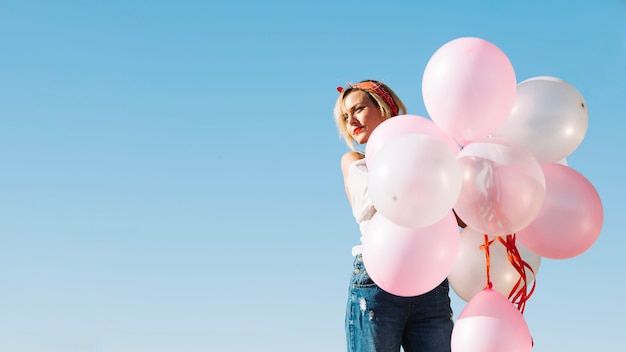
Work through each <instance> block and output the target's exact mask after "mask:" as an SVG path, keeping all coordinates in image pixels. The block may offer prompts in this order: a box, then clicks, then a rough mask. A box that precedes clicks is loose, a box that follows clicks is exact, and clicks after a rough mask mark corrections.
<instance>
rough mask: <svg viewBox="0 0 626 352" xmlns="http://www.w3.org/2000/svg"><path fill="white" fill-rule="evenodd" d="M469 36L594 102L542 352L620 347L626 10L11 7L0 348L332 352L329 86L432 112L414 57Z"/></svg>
mask: <svg viewBox="0 0 626 352" xmlns="http://www.w3.org/2000/svg"><path fill="white" fill-rule="evenodd" d="M465 36H476V37H480V38H483V39H486V40H489V41H491V42H492V43H494V44H496V45H498V46H499V47H500V48H501V49H502V50H503V51H504V52H505V54H507V56H508V57H509V59H510V60H511V62H512V63H513V66H514V68H515V71H516V76H517V79H518V81H522V80H524V79H527V78H531V77H534V76H543V75H549V76H556V77H559V78H562V79H564V80H566V81H568V82H569V83H571V84H572V85H574V86H575V87H576V88H577V89H578V90H579V91H580V92H581V93H582V95H583V96H584V97H585V99H586V101H587V105H588V107H589V129H588V132H587V134H586V136H585V139H584V141H583V142H582V144H581V145H580V146H579V147H578V149H577V150H576V151H574V153H573V154H571V155H570V156H568V158H567V160H568V163H569V165H570V166H571V167H573V168H574V169H576V170H577V171H579V172H580V173H582V174H583V175H584V176H586V177H587V179H588V180H589V181H591V183H592V184H593V185H594V186H595V187H596V189H597V191H598V192H599V194H600V196H601V199H602V202H603V206H604V216H605V219H604V227H603V231H602V234H601V235H600V238H599V239H598V241H597V242H596V243H595V244H594V245H593V247H591V248H590V249H589V250H588V251H586V252H585V253H583V254H581V255H580V256H577V257H575V258H571V259H566V260H549V259H544V260H543V261H542V263H541V268H540V271H539V273H538V277H537V288H536V291H535V294H534V295H533V296H532V297H531V299H530V300H529V302H528V303H527V306H526V312H525V314H524V316H525V319H526V321H527V323H528V325H529V327H530V330H531V333H532V335H533V338H534V340H535V348H534V349H533V351H536V352H554V351H609V350H612V351H617V350H625V349H626V343H625V342H624V337H623V335H624V330H625V328H626V324H625V323H624V316H625V315H626V309H625V308H624V305H623V303H622V300H623V297H624V296H626V284H625V282H624V280H625V279H626V270H625V267H626V264H624V248H625V246H626V240H625V239H624V238H625V237H626V236H624V234H623V231H622V230H620V228H621V227H620V225H621V221H622V220H623V218H624V217H623V214H621V210H622V209H624V206H623V203H622V202H623V200H624V199H626V194H625V190H626V187H625V186H624V183H623V182H624V180H626V170H625V168H624V165H623V161H624V156H623V153H622V152H621V150H620V149H619V145H620V143H621V142H622V141H623V138H624V131H625V127H626V122H624V119H625V118H626V112H625V111H626V108H625V105H624V102H625V99H624V97H625V94H626V64H625V63H626V1H624V0H597V1H590V0H529V1H515V2H514V1H502V0H493V1H487V0H480V1H451V0H447V1H393V0H391V1H352V0H347V1H327V0H316V1H309V2H304V1H286V0H273V1H240V0H214V1H191V0H179V1H140V0H136V1H129V0H123V1H122V0H112V1H99V2H96V1H78V0H60V1H37V0H33V1H24V0H2V1H0V50H1V51H0V122H1V123H0V351H7V352H91V351H94V352H101V351H102V352H160V351H177V352H196V351H272V352H280V351H331V352H332V351H343V350H344V330H343V319H344V309H345V304H346V293H347V284H348V278H349V273H350V270H351V265H352V257H351V255H350V248H351V247H352V245H354V244H355V243H357V241H358V239H359V233H358V226H357V224H356V223H355V222H354V219H353V218H352V215H351V212H350V208H349V204H348V201H347V200H346V198H345V194H344V190H343V184H342V179H341V172H340V169H339V159H340V157H341V155H342V154H343V153H344V152H345V151H346V147H345V145H344V144H343V142H342V141H341V140H340V139H339V138H338V134H337V132H336V130H335V126H334V122H333V118H332V107H333V105H334V102H335V99H336V96H337V92H336V90H335V87H337V86H338V85H344V84H345V83H346V82H356V81H359V80H363V79H369V78H373V79H380V80H383V81H385V82H387V83H388V84H389V85H390V86H391V87H393V88H394V89H395V90H396V92H397V93H398V94H399V95H400V96H401V97H402V98H403V100H404V101H405V103H406V105H407V107H408V110H409V112H410V113H413V114H418V115H422V116H427V113H426V111H425V108H424V105H423V101H422V93H421V78H422V74H423V72H424V68H425V66H426V63H427V61H428V59H429V58H430V57H431V55H432V54H433V53H434V52H435V51H436V50H437V49H438V48H439V47H440V46H442V45H443V44H445V43H446V42H448V41H450V40H452V39H455V38H458V37H465ZM620 214H621V215H620ZM451 296H452V301H453V308H454V311H455V316H458V314H459V313H460V312H461V310H462V309H463V306H464V304H465V302H463V301H462V300H461V299H459V298H458V297H457V296H456V295H455V294H454V293H451Z"/></svg>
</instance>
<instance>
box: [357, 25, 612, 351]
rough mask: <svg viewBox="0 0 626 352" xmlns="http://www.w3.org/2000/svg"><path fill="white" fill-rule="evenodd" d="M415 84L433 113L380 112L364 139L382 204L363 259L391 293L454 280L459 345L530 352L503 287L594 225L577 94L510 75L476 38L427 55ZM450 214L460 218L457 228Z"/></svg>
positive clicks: (575, 246)
mask: <svg viewBox="0 0 626 352" xmlns="http://www.w3.org/2000/svg"><path fill="white" fill-rule="evenodd" d="M422 93H423V99H424V103H425V106H426V110H427V111H428V114H429V115H430V118H427V117H422V116H417V115H400V116H396V117H394V118H391V119H388V120H386V121H384V122H383V123H382V124H381V125H380V126H379V127H378V128H377V129H376V130H374V132H373V133H372V135H371V137H370V139H369V141H368V144H367V146H366V149H365V156H366V163H367V166H368V168H369V179H368V187H369V194H370V197H371V199H372V202H373V203H374V205H375V207H376V209H377V210H378V212H377V213H376V215H375V216H374V217H373V218H372V220H371V222H370V224H369V226H368V228H367V231H366V233H365V234H364V236H363V260H364V264H365V266H366V268H367V270H368V272H369V274H370V276H371V277H372V279H373V280H374V281H375V282H376V283H377V284H378V285H379V286H380V287H381V288H382V289H384V290H386V291H388V292H390V293H392V294H395V295H398V296H413V295H419V294H423V293H426V292H428V291H430V290H432V289H433V288H435V287H436V286H437V285H439V284H440V283H441V282H442V281H443V280H444V279H445V278H446V277H448V278H449V281H450V284H451V286H452V288H453V290H454V291H455V292H456V293H457V294H458V295H459V297H461V298H462V299H463V300H465V301H466V302H467V305H466V307H465V309H464V310H463V311H462V312H461V314H460V315H459V317H458V320H457V323H456V324H455V328H454V331H453V334H452V350H453V351H454V352H469V351H472V352H473V351H480V352H490V351H509V352H510V351H513V352H517V351H520V352H521V351H530V350H531V348H532V338H531V336H530V331H529V329H528V326H527V324H526V322H525V320H524V318H523V315H522V313H523V309H522V310H521V311H520V307H519V306H518V307H517V308H518V309H516V307H515V305H514V304H513V303H514V302H512V301H511V297H518V298H519V297H526V298H523V299H522V300H524V299H527V297H528V295H527V293H526V291H527V289H528V285H529V283H530V282H533V283H534V279H535V276H536V275H537V273H538V271H539V265H540V262H541V258H542V257H546V258H554V259H567V258H572V257H574V256H577V255H579V254H581V253H583V252H584V251H586V250H587V249H589V248H590V247H591V246H592V244H593V243H594V242H595V241H596V239H597V238H598V236H599V235H600V231H601V228H602V222H603V209H602V203H601V200H600V197H599V195H598V193H597V191H596V190H595V188H594V187H593V185H592V184H591V183H590V182H589V181H588V180H587V179H586V178H585V177H584V176H583V175H581V174H580V173H579V172H577V171H576V170H574V169H573V168H571V167H569V166H568V165H567V162H566V157H567V156H569V155H570V154H571V153H572V152H573V151H574V150H575V149H576V148H578V146H579V145H580V143H581V142H582V140H583V138H584V136H585V134H586V132H587V125H588V111H587V105H586V103H585V100H584V98H583V97H582V96H581V94H580V93H579V92H578V91H577V90H576V89H575V88H574V87H573V86H571V85H570V84H569V83H568V82H566V81H564V80H562V79H559V78H556V77H547V76H539V77H533V78H530V79H527V80H525V81H522V82H521V83H518V82H517V78H516V75H515V71H514V69H513V66H512V64H511V62H510V61H509V59H508V58H507V56H506V55H505V54H504V53H503V52H502V51H501V50H500V49H499V48H498V47H497V46H495V45H494V44H492V43H490V42H488V41H486V40H484V39H481V38H474V37H463V38H458V39H455V40H452V41H450V42H448V43H446V44H445V45H443V46H442V47H440V48H439V49H438V50H437V51H436V52H435V53H434V55H433V56H432V57H431V58H430V60H429V62H428V64H427V66H426V68H425V71H424V75H423V81H422ZM455 213H456V214H455ZM455 215H458V217H459V218H460V219H462V221H463V222H464V223H465V224H466V225H467V226H466V227H465V228H464V229H463V230H462V231H461V232H460V233H459V228H458V225H457V219H456V216H455ZM520 283H521V284H520ZM533 289H534V285H533Z"/></svg>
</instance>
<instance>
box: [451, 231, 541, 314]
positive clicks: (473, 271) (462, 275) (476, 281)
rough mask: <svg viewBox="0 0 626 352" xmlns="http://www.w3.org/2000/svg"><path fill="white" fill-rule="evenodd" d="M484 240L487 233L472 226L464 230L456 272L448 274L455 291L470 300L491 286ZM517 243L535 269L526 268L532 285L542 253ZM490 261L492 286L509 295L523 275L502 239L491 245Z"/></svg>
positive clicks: (454, 270) (453, 269) (524, 257)
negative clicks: (515, 265) (509, 256)
mask: <svg viewBox="0 0 626 352" xmlns="http://www.w3.org/2000/svg"><path fill="white" fill-rule="evenodd" d="M493 239H494V236H489V240H490V241H491V240H493ZM484 243H485V239H484V234H483V233H481V232H478V231H476V230H474V229H472V228H469V227H466V228H465V229H463V231H462V232H461V239H460V243H459V252H458V254H457V259H456V262H455V263H454V266H453V268H452V271H451V272H450V274H449V275H448V280H449V282H450V287H452V289H453V290H454V292H455V293H456V294H457V295H458V296H459V297H460V298H461V299H463V300H464V301H466V302H469V301H470V300H471V299H472V298H473V297H474V296H475V295H476V294H477V293H478V292H480V291H482V290H483V289H484V288H485V287H486V286H487V269H486V264H487V260H486V257H485V250H484V249H481V248H480V246H481V245H483V244H484ZM515 246H516V247H517V249H518V251H519V253H520V256H521V257H522V260H523V261H525V262H526V263H528V265H530V267H531V268H532V271H531V270H529V269H528V268H526V269H525V274H526V280H527V281H526V284H527V285H528V288H530V286H531V285H532V282H533V280H534V279H535V276H536V275H537V273H538V272H539V267H540V264H541V256H540V255H538V254H536V253H534V252H532V251H530V250H528V249H527V248H526V247H524V246H522V245H521V244H520V243H519V241H516V243H515ZM489 261H490V276H489V277H490V280H491V283H492V285H493V287H492V288H493V289H494V290H496V291H498V292H500V293H501V294H502V295H503V296H505V297H508V296H509V294H510V293H511V291H512V290H513V288H514V287H515V285H516V284H517V282H518V280H519V279H520V278H521V276H520V273H519V272H518V271H517V270H516V269H515V267H513V265H512V264H511V263H510V262H509V259H508V257H507V252H506V248H505V246H504V245H503V244H502V243H500V242H499V241H495V242H493V243H492V244H491V245H490V246H489ZM522 288H523V287H519V288H517V289H516V290H515V292H514V293H517V292H519V291H520V290H521V289H522Z"/></svg>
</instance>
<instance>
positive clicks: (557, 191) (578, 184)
mask: <svg viewBox="0 0 626 352" xmlns="http://www.w3.org/2000/svg"><path fill="white" fill-rule="evenodd" d="M541 167H542V169H543V173H544V175H545V178H546V196H545V200H544V202H543V205H542V207H541V209H540V211H539V214H538V215H537V217H536V218H535V219H534V220H533V222H532V223H531V224H530V225H528V226H527V227H526V228H524V229H522V230H521V231H519V232H518V234H517V235H518V237H517V239H518V241H519V242H520V243H522V244H523V245H524V246H526V247H527V248H528V249H530V250H531V251H533V252H535V253H537V254H539V255H541V256H543V257H547V258H552V259H567V258H572V257H575V256H577V255H579V254H581V253H583V252H585V251H586V250H587V249H589V248H590V247H591V246H592V245H593V243H594V242H595V241H596V240H597V239H598V237H599V236H600V231H601V230H602V222H603V218H604V215H603V214H604V213H603V209H602V201H601V200H600V196H599V195H598V192H597V191H596V189H595V188H594V187H593V185H592V184H591V183H590V182H589V181H588V180H587V179H586V178H585V177H584V176H583V175H581V174H580V173H579V172H577V171H576V170H574V169H572V168H570V167H568V166H564V165H560V164H556V163H547V164H541Z"/></svg>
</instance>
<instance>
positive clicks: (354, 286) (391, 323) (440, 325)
mask: <svg viewBox="0 0 626 352" xmlns="http://www.w3.org/2000/svg"><path fill="white" fill-rule="evenodd" d="M449 290H450V289H449V285H448V280H447V279H446V280H444V281H443V282H442V283H441V284H440V285H439V286H437V287H436V288H434V289H433V290H432V291H430V292H427V293H425V294H422V295H419V296H414V297H400V296H396V295H393V294H390V293H388V292H385V291H384V290H382V289H381V288H380V287H378V286H377V285H376V284H375V283H374V282H373V281H372V279H371V278H370V277H369V275H368V274H367V271H365V267H364V265H363V259H362V256H361V255H360V254H359V255H357V256H356V258H355V260H354V270H353V272H352V275H351V280H350V289H349V297H348V307H347V309H346V338H347V343H348V352H398V351H400V346H402V348H403V349H404V351H405V352H450V338H451V336H452V328H453V321H452V308H451V306H450V296H449Z"/></svg>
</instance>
